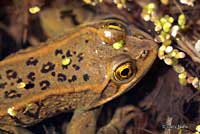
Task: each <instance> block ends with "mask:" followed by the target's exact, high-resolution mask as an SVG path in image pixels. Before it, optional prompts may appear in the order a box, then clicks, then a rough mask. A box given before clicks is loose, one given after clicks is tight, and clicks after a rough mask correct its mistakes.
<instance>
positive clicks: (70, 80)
mask: <svg viewBox="0 0 200 134" xmlns="http://www.w3.org/2000/svg"><path fill="white" fill-rule="evenodd" d="M76 80H77V77H76V75H72V78H71V79H69V80H68V82H69V83H71V82H74V81H76Z"/></svg>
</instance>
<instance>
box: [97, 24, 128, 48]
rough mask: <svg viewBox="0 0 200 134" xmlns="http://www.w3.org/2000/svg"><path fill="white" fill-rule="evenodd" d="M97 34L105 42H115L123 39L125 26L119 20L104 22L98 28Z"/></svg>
mask: <svg viewBox="0 0 200 134" xmlns="http://www.w3.org/2000/svg"><path fill="white" fill-rule="evenodd" d="M99 35H100V37H101V39H102V40H103V41H104V42H105V43H107V44H110V45H112V44H113V43H115V42H119V41H125V39H126V26H125V24H123V23H121V22H119V21H113V22H106V23H105V24H103V26H102V27H100V28H99Z"/></svg>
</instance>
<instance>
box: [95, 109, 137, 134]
mask: <svg viewBox="0 0 200 134" xmlns="http://www.w3.org/2000/svg"><path fill="white" fill-rule="evenodd" d="M138 112H140V111H139V109H137V108H135V107H134V106H131V105H130V106H125V107H120V108H118V109H117V110H116V112H115V114H114V116H113V118H112V120H111V121H110V123H108V124H107V125H106V126H104V127H102V128H100V129H99V131H98V132H97V134H123V132H124V129H125V127H126V125H127V124H128V123H129V122H130V121H131V120H133V119H134V118H135V117H136V116H137V115H138V114H137V113H138Z"/></svg>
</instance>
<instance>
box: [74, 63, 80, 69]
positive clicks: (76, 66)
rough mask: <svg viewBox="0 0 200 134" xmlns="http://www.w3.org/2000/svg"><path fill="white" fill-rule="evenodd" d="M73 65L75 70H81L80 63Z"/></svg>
mask: <svg viewBox="0 0 200 134" xmlns="http://www.w3.org/2000/svg"><path fill="white" fill-rule="evenodd" d="M72 67H73V68H74V69H75V70H79V69H80V67H79V66H78V65H76V64H73V65H72Z"/></svg>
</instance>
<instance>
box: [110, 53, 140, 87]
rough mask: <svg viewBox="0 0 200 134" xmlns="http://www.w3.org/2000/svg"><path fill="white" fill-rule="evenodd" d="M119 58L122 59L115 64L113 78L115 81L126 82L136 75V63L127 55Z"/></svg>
mask: <svg viewBox="0 0 200 134" xmlns="http://www.w3.org/2000/svg"><path fill="white" fill-rule="evenodd" d="M117 60H120V61H119V63H117V64H115V65H113V68H112V76H111V79H112V80H113V81H114V82H115V83H126V82H128V81H130V80H131V79H132V78H133V77H134V76H135V73H136V70H137V69H136V63H135V61H134V60H133V59H131V58H130V57H125V55H122V56H120V57H119V58H118V59H117ZM115 63H116V61H115Z"/></svg>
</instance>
